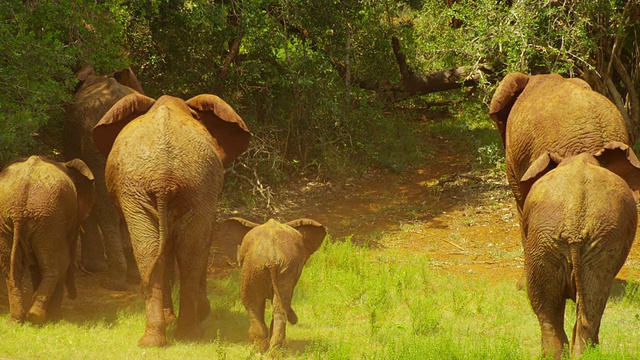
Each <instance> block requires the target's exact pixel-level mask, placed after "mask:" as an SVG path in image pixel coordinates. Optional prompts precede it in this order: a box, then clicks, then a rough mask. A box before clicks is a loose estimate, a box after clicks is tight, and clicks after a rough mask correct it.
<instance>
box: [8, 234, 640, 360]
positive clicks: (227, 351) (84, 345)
mask: <svg viewBox="0 0 640 360" xmlns="http://www.w3.org/2000/svg"><path fill="white" fill-rule="evenodd" d="M429 265H430V264H429V259H427V258H424V257H422V256H420V255H419V254H413V255H412V254H408V253H406V252H394V251H380V250H374V249H366V248H362V247H358V246H356V245H353V244H352V243H351V242H349V241H348V240H347V241H335V242H334V241H332V240H331V239H328V241H327V242H326V244H325V245H324V246H323V247H322V248H321V249H320V250H319V251H318V252H317V253H316V254H314V255H313V257H312V258H311V260H310V262H309V263H308V266H307V267H306V268H305V270H304V272H303V275H302V279H301V280H300V282H299V284H298V287H297V288H296V293H295V296H294V309H295V310H296V312H297V313H298V315H299V318H300V322H299V323H298V324H297V325H295V326H291V325H290V326H288V328H287V330H288V334H287V339H288V346H287V348H286V349H284V350H282V351H280V352H277V353H272V354H269V355H268V356H266V357H276V358H300V359H530V358H536V357H537V356H538V353H539V329H538V324H537V322H536V320H535V317H534V315H533V312H531V310H530V308H529V305H528V302H527V299H526V295H525V292H523V291H517V290H516V289H515V286H514V284H513V281H504V282H501V281H486V282H485V281H473V282H472V281H469V280H468V279H465V278H463V277H460V276H454V275H442V274H438V273H436V272H434V271H433V270H431V269H430V266H429ZM629 284H630V285H627V286H626V288H625V287H623V286H621V285H620V286H618V287H617V288H616V290H615V291H614V296H613V297H612V299H611V300H610V301H609V304H608V308H607V311H606V312H605V316H604V319H603V325H602V329H601V342H602V346H601V347H599V348H596V349H595V350H593V351H590V352H589V353H587V354H586V355H585V358H586V359H633V358H637V357H638V356H640V351H638V345H637V344H638V343H640V307H639V305H640V301H639V300H640V296H639V295H638V283H637V282H634V281H632V282H630V283H629ZM209 294H210V298H211V303H212V309H213V312H212V316H210V318H209V319H207V320H206V321H205V328H206V335H205V339H204V340H203V341H201V342H197V343H181V342H174V343H172V344H171V346H169V347H167V348H163V349H141V348H139V347H138V346H137V345H136V343H137V339H138V338H139V337H140V336H141V335H142V331H143V326H144V316H143V306H142V301H141V300H140V299H137V300H135V301H132V302H131V303H130V304H129V305H127V306H125V307H122V308H120V309H117V310H115V312H114V309H109V310H105V311H104V312H100V311H99V310H97V311H96V313H95V314H94V315H93V316H92V319H80V318H74V317H73V316H72V315H71V316H70V317H69V318H68V319H65V320H63V321H61V322H58V323H55V324H48V325H45V326H43V327H41V328H37V327H35V326H31V325H23V326H10V325H8V324H7V323H6V320H7V318H8V315H7V314H6V313H4V314H3V315H2V317H1V318H0V338H1V339H2V342H1V343H0V356H1V357H3V358H16V359H44V358H46V359H69V358H74V359H96V358H105V357H108V358H110V359H144V358H152V359H177V358H180V359H202V358H209V359H253V358H258V357H260V356H261V355H259V354H258V353H256V352H255V349H254V348H253V347H252V346H251V344H250V343H249V342H248V338H247V336H246V330H247V327H248V322H247V319H246V315H245V312H244V309H243V307H242V305H241V304H240V302H239V275H238V272H237V270H233V271H231V272H230V273H228V274H225V275H224V276H219V277H217V278H216V279H214V280H212V281H211V282H210V289H209ZM573 312H574V309H573V307H572V306H571V304H570V306H568V310H567V323H566V328H567V331H568V332H569V333H570V331H571V327H572V321H573V319H574V315H573ZM169 333H170V336H172V334H173V331H172V330H170V332H169Z"/></svg>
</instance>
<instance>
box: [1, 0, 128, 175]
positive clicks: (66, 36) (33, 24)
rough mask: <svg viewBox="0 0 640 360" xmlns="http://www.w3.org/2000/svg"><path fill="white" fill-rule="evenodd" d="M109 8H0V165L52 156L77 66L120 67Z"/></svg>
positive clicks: (38, 4) (47, 4)
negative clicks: (35, 155) (36, 155)
mask: <svg viewBox="0 0 640 360" xmlns="http://www.w3.org/2000/svg"><path fill="white" fill-rule="evenodd" d="M110 10H111V9H110V8H109V7H108V6H106V5H104V6H103V5H97V4H92V3H91V2H82V1H77V2H76V1H69V2H65V1H54V0H37V1H26V2H22V1H8V2H3V4H2V6H0V39H2V41H0V64H2V66H0V114H1V115H2V120H1V121H0V163H6V162H7V161H9V160H11V159H12V158H14V157H17V156H27V155H31V154H32V153H34V152H37V153H43V152H45V153H48V154H50V155H55V153H50V152H51V150H52V148H54V147H58V148H59V147H60V146H61V138H60V136H59V129H60V128H61V126H59V125H61V124H62V123H61V121H62V106H63V104H64V102H65V101H68V100H70V99H71V94H72V90H73V88H74V86H75V83H76V81H75V76H74V73H75V71H76V70H77V69H79V67H80V66H81V65H82V64H83V63H91V64H94V66H95V67H96V68H98V69H100V70H103V69H109V68H113V67H124V66H126V64H127V59H126V57H125V56H124V52H123V49H122V47H120V45H121V41H120V33H119V26H118V24H117V23H116V22H113V21H112V20H111V16H107V14H105V12H110ZM50 123H55V124H50ZM46 125H50V126H49V127H48V128H47V127H45V126H46ZM43 145H44V148H43Z"/></svg>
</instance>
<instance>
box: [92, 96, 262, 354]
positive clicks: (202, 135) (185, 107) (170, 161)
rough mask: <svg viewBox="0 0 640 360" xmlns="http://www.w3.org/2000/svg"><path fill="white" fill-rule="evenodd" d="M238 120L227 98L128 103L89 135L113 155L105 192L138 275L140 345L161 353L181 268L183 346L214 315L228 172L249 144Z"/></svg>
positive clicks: (139, 99) (128, 100) (122, 103)
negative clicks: (216, 254) (216, 225)
mask: <svg viewBox="0 0 640 360" xmlns="http://www.w3.org/2000/svg"><path fill="white" fill-rule="evenodd" d="M250 137H251V135H250V133H249V130H248V129H247V127H246V125H245V124H244V122H243V121H242V119H241V118H240V117H239V116H238V115H237V114H236V113H235V111H234V110H233V109H232V108H231V107H230V106H229V105H228V104H227V103H225V102H224V101H223V100H222V99H220V98H218V97H217V96H214V95H198V96H196V97H194V98H192V99H190V100H187V101H183V100H181V99H178V98H175V97H171V96H162V97H161V98H159V99H158V100H157V101H156V100H154V99H151V98H149V97H146V96H143V95H140V94H130V95H127V96H125V97H124V98H123V99H121V100H120V101H118V102H117V103H116V104H115V105H114V106H113V107H112V108H111V109H110V110H109V111H108V112H107V114H106V115H105V116H104V117H103V118H102V120H100V122H99V123H98V124H97V125H96V127H95V128H94V130H93V138H94V143H95V144H96V147H97V148H98V150H100V151H101V152H102V153H103V154H109V155H108V158H107V166H106V174H105V175H106V184H107V189H108V191H109V194H110V195H111V197H112V199H113V200H114V202H115V204H116V206H117V208H118V209H119V211H120V212H121V214H122V216H123V217H124V220H125V221H126V224H127V228H128V230H129V234H130V236H131V243H132V245H133V252H134V255H135V258H136V261H137V263H138V268H139V269H140V275H141V278H142V291H143V295H144V297H145V304H146V329H145V332H144V335H143V336H142V338H141V339H140V341H139V344H140V346H164V345H166V343H167V340H166V322H167V319H166V318H165V315H164V310H163V308H166V307H167V306H168V305H167V304H170V296H171V291H170V288H169V287H168V285H167V283H168V282H167V281H166V274H167V273H168V272H169V270H170V269H169V267H171V266H172V265H173V263H174V259H175V262H177V265H178V269H179V276H180V279H179V281H180V310H179V317H178V320H177V329H176V337H177V338H197V337H199V336H201V335H202V328H201V326H200V321H201V320H202V319H204V318H205V317H206V316H207V315H208V313H209V310H210V309H209V300H208V299H207V296H206V265H207V260H208V257H209V250H210V247H211V241H212V235H213V234H212V231H213V229H212V228H213V221H214V220H215V217H216V208H217V204H218V198H219V195H220V192H221V190H222V182H223V176H224V167H225V166H227V165H229V164H230V163H231V161H233V160H234V159H235V158H236V157H238V156H239V155H240V154H242V153H243V152H244V151H245V150H246V149H247V147H248V145H249V140H250Z"/></svg>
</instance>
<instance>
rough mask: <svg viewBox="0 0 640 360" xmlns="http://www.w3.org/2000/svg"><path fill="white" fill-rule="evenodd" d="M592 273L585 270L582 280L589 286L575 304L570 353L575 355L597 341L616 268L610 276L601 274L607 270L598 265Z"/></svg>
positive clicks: (578, 354)
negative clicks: (596, 269)
mask: <svg viewBox="0 0 640 360" xmlns="http://www.w3.org/2000/svg"><path fill="white" fill-rule="evenodd" d="M592 272H593V273H594V274H589V272H585V274H583V282H584V283H585V284H589V285H590V287H589V288H587V289H584V290H583V291H582V294H581V296H578V299H577V301H578V303H577V306H576V323H575V326H574V328H573V341H572V353H573V355H574V356H575V357H578V356H580V355H581V354H582V353H583V352H584V350H585V349H586V347H588V346H590V345H595V344H598V343H599V338H598V333H599V331H600V321H601V320H602V314H603V313H604V309H605V307H606V305H607V299H608V298H609V293H610V292H611V284H612V282H613V279H614V278H615V274H616V273H617V270H616V271H615V272H613V273H611V272H609V273H610V274H612V275H610V276H603V275H604V274H603V272H604V273H605V274H606V273H607V271H606V270H605V269H602V267H600V268H599V269H598V271H597V274H596V273H595V271H592Z"/></svg>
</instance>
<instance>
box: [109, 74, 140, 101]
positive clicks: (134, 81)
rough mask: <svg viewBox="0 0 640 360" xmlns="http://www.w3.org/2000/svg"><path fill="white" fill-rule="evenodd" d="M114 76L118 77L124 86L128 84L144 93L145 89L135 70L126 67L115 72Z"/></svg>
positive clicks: (118, 80) (117, 79)
mask: <svg viewBox="0 0 640 360" xmlns="http://www.w3.org/2000/svg"><path fill="white" fill-rule="evenodd" d="M113 78H114V79H116V81H117V82H118V83H120V84H122V85H124V86H128V87H130V88H132V89H133V90H135V91H137V92H139V93H140V94H142V95H144V90H142V85H140V82H139V81H138V78H137V77H136V74H134V73H133V70H131V69H130V68H126V69H123V70H120V71H116V72H114V73H113Z"/></svg>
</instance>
